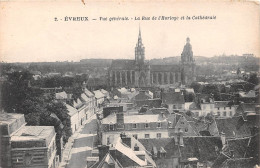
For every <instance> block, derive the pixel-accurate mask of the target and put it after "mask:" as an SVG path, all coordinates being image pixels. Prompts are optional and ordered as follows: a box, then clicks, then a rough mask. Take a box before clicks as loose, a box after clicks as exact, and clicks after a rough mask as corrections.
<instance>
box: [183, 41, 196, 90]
mask: <svg viewBox="0 0 260 168" xmlns="http://www.w3.org/2000/svg"><path fill="white" fill-rule="evenodd" d="M181 70H182V72H181V81H182V84H184V85H189V84H191V83H192V82H193V81H195V80H196V77H195V60H194V58H193V52H192V46H191V44H190V38H189V37H188V38H187V39H186V45H185V46H184V48H183V51H182V53H181Z"/></svg>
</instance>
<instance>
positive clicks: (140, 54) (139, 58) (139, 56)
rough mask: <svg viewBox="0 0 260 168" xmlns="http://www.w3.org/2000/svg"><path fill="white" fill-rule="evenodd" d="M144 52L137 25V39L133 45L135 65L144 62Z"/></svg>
mask: <svg viewBox="0 0 260 168" xmlns="http://www.w3.org/2000/svg"><path fill="white" fill-rule="evenodd" d="M144 52H145V47H144V45H143V43H142V36H141V29H140V26H139V35H138V41H137V43H136V46H135V64H136V65H139V66H141V65H143V64H144V59H145V56H144Z"/></svg>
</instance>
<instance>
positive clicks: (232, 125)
mask: <svg viewBox="0 0 260 168" xmlns="http://www.w3.org/2000/svg"><path fill="white" fill-rule="evenodd" d="M215 120H216V124H217V127H218V131H219V133H221V132H223V133H225V136H226V137H227V138H235V137H237V138H241V137H248V136H251V131H250V128H249V126H248V124H247V123H246V122H244V120H243V118H242V117H241V116H238V117H232V118H224V119H221V118H217V119H215Z"/></svg>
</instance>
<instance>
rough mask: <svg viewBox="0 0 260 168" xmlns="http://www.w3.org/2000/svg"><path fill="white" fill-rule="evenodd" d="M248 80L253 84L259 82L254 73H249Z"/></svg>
mask: <svg viewBox="0 0 260 168" xmlns="http://www.w3.org/2000/svg"><path fill="white" fill-rule="evenodd" d="M248 82H249V83H252V84H255V85H258V84H259V80H258V78H257V75H256V74H255V73H254V74H251V75H250V77H249V79H248Z"/></svg>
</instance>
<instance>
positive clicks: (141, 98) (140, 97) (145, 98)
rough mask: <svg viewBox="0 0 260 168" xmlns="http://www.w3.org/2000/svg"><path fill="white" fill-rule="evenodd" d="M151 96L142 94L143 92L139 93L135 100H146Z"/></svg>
mask: <svg viewBox="0 0 260 168" xmlns="http://www.w3.org/2000/svg"><path fill="white" fill-rule="evenodd" d="M151 98H152V96H151V95H149V94H148V93H146V92H144V91H140V92H139V93H138V94H137V95H136V96H135V100H136V101H138V100H141V101H142V100H147V99H151Z"/></svg>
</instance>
